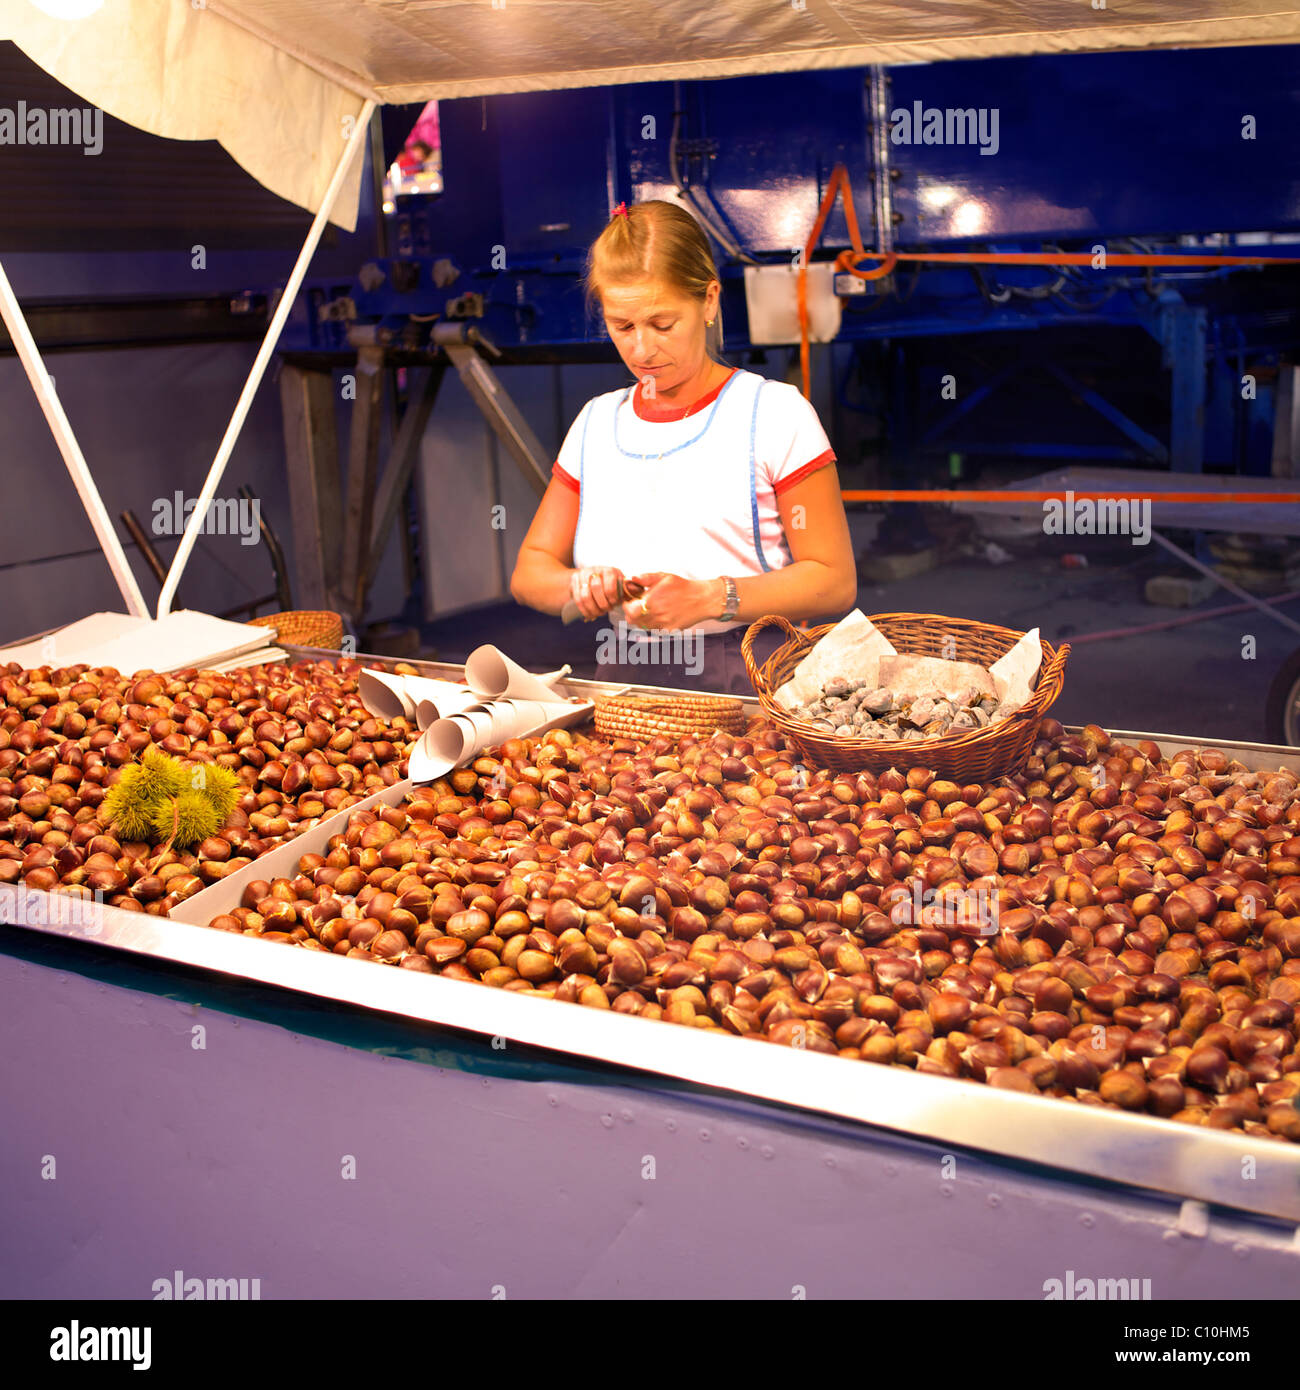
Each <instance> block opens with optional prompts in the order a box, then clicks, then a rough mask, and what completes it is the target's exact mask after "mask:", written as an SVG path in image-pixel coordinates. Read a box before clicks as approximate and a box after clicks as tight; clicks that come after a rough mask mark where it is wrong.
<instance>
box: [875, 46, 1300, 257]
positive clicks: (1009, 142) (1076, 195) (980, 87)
mask: <svg viewBox="0 0 1300 1390" xmlns="http://www.w3.org/2000/svg"><path fill="white" fill-rule="evenodd" d="M891 76H892V82H893V85H892V89H891V100H890V107H891V111H892V110H912V109H913V103H914V102H917V101H919V102H921V103H922V104H923V106H924V107H927V108H949V107H951V108H957V109H965V108H970V107H973V108H976V109H979V108H986V109H989V110H990V111H991V110H997V111H998V112H999V118H998V137H999V138H998V150H997V153H996V154H994V155H983V154H981V152H980V150H979V148H977V147H972V146H971V145H947V144H945V145H933V144H932V145H917V144H911V145H906V144H895V145H891V153H892V154H893V155H894V157H895V160H896V163H897V166H898V167H899V168H900V169H901V170H902V171H903V174H902V177H901V178H900V179H899V180H898V182H897V183H896V184H895V185H894V203H895V207H896V209H897V210H898V211H900V212H902V213H903V215H904V221H903V222H902V223H901V225H900V226H899V229H898V233H897V235H898V240H899V242H900V244H902V243H909V244H915V243H917V242H918V241H924V242H930V243H934V242H938V241H941V240H945V239H961V238H963V237H965V238H971V237H1032V236H1092V235H1094V234H1095V235H1100V236H1121V235H1135V236H1137V235H1143V234H1147V235H1156V234H1167V235H1173V234H1176V233H1182V232H1215V231H1251V230H1261V229H1275V230H1281V229H1284V228H1287V229H1290V228H1298V227H1300V142H1297V140H1296V138H1295V132H1296V130H1297V128H1300V50H1297V49H1296V48H1295V47H1293V46H1280V47H1270V48H1232V49H1230V48H1218V49H1197V50H1183V51H1179V50H1171V51H1167V52H1150V53H1106V54H1069V55H1060V56H1057V55H1050V56H1036V57H1030V58H1000V59H984V60H980V61H974V62H960V63H942V64H934V65H932V66H923V67H907V68H895V69H893V70H892V73H891ZM1247 116H1253V117H1254V118H1255V138H1254V139H1251V140H1247V139H1243V138H1242V131H1243V118H1245V117H1247ZM900 129H901V125H900Z"/></svg>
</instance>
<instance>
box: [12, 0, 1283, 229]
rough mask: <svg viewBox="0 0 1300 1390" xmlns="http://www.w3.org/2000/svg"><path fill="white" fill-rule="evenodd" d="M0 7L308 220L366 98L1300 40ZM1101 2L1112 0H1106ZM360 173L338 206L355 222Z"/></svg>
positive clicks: (446, 3)
mask: <svg viewBox="0 0 1300 1390" xmlns="http://www.w3.org/2000/svg"><path fill="white" fill-rule="evenodd" d="M1097 3H1098V6H1099V7H1098V8H1096V9H1094V8H1092V6H1091V5H1090V4H1089V3H1087V0H704V3H701V0H655V3H652V4H647V3H645V0H104V4H103V7H102V8H101V9H100V10H99V11H98V12H97V13H96V14H94V15H93V16H91V17H90V18H88V19H83V20H74V21H59V20H54V19H50V18H47V17H46V16H45V15H44V14H42V13H41V12H40V11H38V10H37V9H36V8H35V6H34V5H33V4H32V0H0V38H12V39H14V40H15V41H16V42H17V43H18V45H19V46H20V47H21V48H22V49H23V51H24V52H25V53H26V54H27V55H28V56H29V57H30V58H32V59H33V60H34V61H35V62H37V63H39V64H40V65H41V67H43V68H45V69H46V71H48V72H50V73H51V74H52V75H53V76H55V77H57V78H58V79H59V80H60V81H61V82H62V83H63V84H64V85H65V86H67V87H70V88H71V89H72V90H73V91H75V92H77V93H78V94H79V95H80V96H82V97H83V98H84V99H86V100H87V101H91V102H94V103H95V104H96V105H99V106H102V107H103V108H104V110H106V111H109V112H111V113H112V114H113V115H115V116H118V117H120V118H121V119H122V120H125V121H129V122H131V123H132V124H133V125H137V126H142V127H143V128H144V129H146V130H151V131H153V132H155V133H156V134H159V135H169V136H174V137H177V138H180V139H191V140H193V139H216V140H219V141H220V142H221V143H222V145H223V146H224V147H225V148H226V149H227V150H228V151H229V153H230V154H231V155H232V156H233V157H234V158H235V159H236V160H238V162H239V163H240V164H242V165H243V167H244V168H245V169H247V170H248V171H249V173H251V174H252V175H253V176H254V177H255V178H257V179H259V180H260V181H261V182H262V183H264V184H265V185H266V186H267V187H268V188H270V189H272V190H273V191H275V192H276V193H279V194H280V195H281V196H283V197H285V198H288V199H290V200H291V201H293V202H295V203H298V204H300V205H301V206H303V207H305V208H308V209H309V210H311V211H313V212H314V211H316V210H317V209H318V208H319V207H320V204H321V201H322V199H323V196H324V192H325V188H326V186H327V185H328V183H329V180H330V175H331V173H332V171H333V169H334V167H335V164H336V162H337V160H338V155H339V151H340V149H341V145H342V141H343V140H344V139H345V138H346V136H347V133H348V131H347V118H348V117H353V118H355V116H356V115H357V113H358V110H359V108H360V99H362V98H369V99H372V100H375V101H378V102H416V101H427V100H429V99H430V98H446V97H463V96H478V95H485V94H491V93H497V92H530V91H544V90H551V89H554V88H562V87H587V86H605V85H611V84H616V83H625V82H648V81H664V80H672V79H677V78H707V77H727V76H735V75H737V74H743V73H763V72H779V71H790V70H796V69H800V70H807V69H818V68H836V67H853V66H859V65H863V64H867V63H887V64H898V63H917V62H931V61H936V60H942V59H953V58H978V57H994V56H1001V55H1009V54H1023V53H1074V52H1087V51H1098V50H1105V49H1115V48H1173V47H1189V46H1212V45H1233V44H1265V43H1272V44H1278V43H1295V42H1300V4H1297V3H1296V0H1110V4H1109V6H1106V0H1097ZM1103 6H1106V7H1103ZM359 178H360V171H359V170H354V171H353V173H352V174H351V176H350V179H349V183H348V186H347V187H345V188H344V189H343V190H342V192H341V196H340V198H339V202H338V204H337V206H336V208H335V211H334V213H333V217H334V220H335V221H337V222H339V223H340V225H342V226H345V227H347V228H349V229H351V228H352V227H353V226H354V225H355V217H356V207H357V199H358V195H359Z"/></svg>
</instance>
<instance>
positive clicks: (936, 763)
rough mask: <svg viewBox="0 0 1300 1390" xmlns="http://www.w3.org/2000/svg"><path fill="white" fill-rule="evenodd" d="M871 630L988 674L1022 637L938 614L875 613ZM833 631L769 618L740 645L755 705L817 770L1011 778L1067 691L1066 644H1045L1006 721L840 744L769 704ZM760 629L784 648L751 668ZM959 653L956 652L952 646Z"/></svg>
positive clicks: (908, 648) (908, 649)
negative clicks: (773, 630)
mask: <svg viewBox="0 0 1300 1390" xmlns="http://www.w3.org/2000/svg"><path fill="white" fill-rule="evenodd" d="M871 621H872V623H873V624H874V625H875V626H876V628H877V629H878V630H879V631H880V632H881V633H883V634H884V636H885V637H887V638H888V639H889V641H890V642H891V643H892V645H893V647H894V650H895V651H898V652H903V653H908V654H911V655H915V656H944V657H948V658H951V659H955V660H957V661H973V662H977V663H978V664H979V665H981V666H991V665H992V664H993V663H994V662H995V661H996V660H997V659H998V658H999V657H1000V656H1004V655H1005V654H1006V653H1007V652H1009V651H1010V650H1011V648H1012V647H1014V646H1015V644H1016V643H1017V642H1018V641H1019V640H1020V639H1021V638H1022V637H1023V636H1024V633H1023V632H1016V631H1014V630H1013V629H1012V628H1009V627H994V626H993V625H992V624H990V623H977V622H973V621H971V620H970V619H968V618H946V617H942V616H940V615H939V614H937V613H878V614H875V615H873V616H872V618H871ZM834 626H835V624H834V623H826V624H825V625H824V626H822V627H814V628H809V629H808V631H806V632H801V631H799V629H797V628H795V627H793V626H792V625H791V624H790V622H789V621H787V619H785V618H783V617H781V616H780V615H779V614H768V615H767V616H766V617H763V618H760V619H759V620H758V621H757V622H756V623H754V624H752V625H751V627H750V628H749V631H748V632H746V633H745V636H744V639H743V640H742V642H741V644H740V649H741V652H742V653H743V655H744V658H745V669H746V670H747V671H748V672H749V678H750V680H751V681H752V682H753V683H754V690H755V691H756V692H757V694H758V700H759V703H760V704H761V705H762V707H763V711H764V713H765V714H766V715H767V716H768V717H769V718H770V719H771V720H772V722H773V723H774V724H775V725H776V726H777V728H779V729H780V730H781V732H782V733H784V734H785V735H786V736H787V737H788V738H789V739H791V740H792V741H793V742H794V743H795V744H796V745H797V746H798V747H799V749H800V750H801V751H802V753H803V755H804V757H806V758H807V759H808V760H809V761H810V762H812V763H814V764H815V765H816V766H818V767H825V768H829V769H830V770H831V771H832V772H884V771H885V770H886V769H888V768H891V767H896V768H898V769H899V770H900V771H904V770H906V769H907V768H912V767H926V768H929V769H930V770H931V771H932V772H935V773H938V774H941V775H942V776H944V777H948V778H951V779H952V780H953V781H958V782H964V783H968V782H987V781H990V780H992V779H993V778H996V777H1004V776H1006V775H1007V774H1008V773H1011V772H1014V771H1016V769H1017V768H1019V767H1020V766H1021V765H1022V764H1023V763H1024V761H1025V759H1026V758H1028V756H1029V751H1030V749H1031V748H1032V747H1033V745H1034V739H1035V737H1036V736H1037V734H1038V725H1039V721H1040V720H1041V719H1042V717H1043V715H1044V714H1045V713H1046V712H1047V710H1048V708H1049V707H1050V706H1051V704H1052V702H1053V701H1054V700H1055V699H1056V697H1057V696H1058V695H1059V694H1060V693H1061V689H1062V687H1063V686H1064V684H1065V662H1066V658H1067V657H1068V656H1069V655H1070V648H1069V645H1068V644H1062V646H1061V647H1060V648H1059V649H1058V648H1056V647H1053V646H1052V644H1051V643H1050V642H1044V643H1043V644H1042V645H1043V662H1042V665H1041V667H1040V668H1039V671H1038V681H1037V684H1036V685H1035V686H1034V691H1033V694H1032V695H1031V696H1030V697H1029V699H1028V700H1027V701H1026V702H1025V704H1024V705H1022V706H1021V708H1020V709H1018V710H1017V711H1016V712H1015V714H1013V715H1011V717H1010V718H1009V719H1001V720H999V721H998V722H997V723H996V724H990V725H988V726H987V727H985V728H983V729H972V730H971V731H970V732H968V733H959V734H945V735H944V736H943V737H942V738H925V739H912V740H909V741H907V742H905V743H896V742H893V741H892V740H891V741H888V742H885V741H882V740H880V739H864V738H838V737H836V736H835V735H834V734H827V733H824V732H823V731H822V730H820V729H814V728H813V727H812V725H811V724H809V723H808V722H807V721H806V720H803V719H797V718H795V717H794V716H793V715H792V714H791V713H790V712H789V710H787V709H785V708H783V707H782V706H781V705H779V704H777V703H776V701H775V700H774V699H773V698H772V696H773V692H774V691H776V690H779V689H780V687H781V686H783V685H784V684H785V683H786V681H788V680H789V679H790V677H791V676H792V675H793V674H794V670H795V667H796V666H798V665H799V663H800V662H801V661H802V660H803V659H804V657H805V656H807V655H808V653H809V651H811V649H812V648H813V647H814V646H815V645H816V643H817V642H819V641H820V640H821V639H822V638H823V637H824V636H825V635H826V634H827V633H828V632H830V631H831V630H832V628H833V627H834ZM765 627H779V628H781V629H783V630H784V631H785V633H786V635H787V637H788V638H789V640H788V641H787V642H785V643H783V644H782V645H781V646H780V647H778V648H777V649H776V651H775V652H773V653H772V655H771V656H770V657H768V659H767V660H766V661H765V662H763V664H762V666H759V665H758V663H757V662H756V661H755V660H754V638H755V637H756V636H757V635H758V634H759V633H760V632H761V631H762V630H763V629H764V628H765ZM954 642H955V644H956V649H955V650H954V649H953V645H952V644H953V643H954Z"/></svg>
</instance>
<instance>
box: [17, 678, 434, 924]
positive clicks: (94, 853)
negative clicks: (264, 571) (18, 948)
mask: <svg viewBox="0 0 1300 1390" xmlns="http://www.w3.org/2000/svg"><path fill="white" fill-rule="evenodd" d="M359 670H360V667H359V666H358V665H357V663H355V662H349V661H346V660H344V661H339V662H337V663H333V662H325V661H322V662H315V663H313V662H299V663H296V664H293V665H289V664H287V663H277V664H273V665H268V666H255V667H250V668H248V669H245V670H241V671H235V672H232V673H230V674H228V675H219V674H216V673H213V672H207V671H205V672H202V673H200V672H198V671H182V672H179V673H177V674H174V675H169V676H162V675H150V674H142V675H137V676H134V677H123V676H121V675H120V674H119V673H118V672H116V671H114V670H111V669H96V670H89V669H87V668H85V667H82V666H78V667H72V668H69V669H66V670H51V669H49V668H48V667H45V668H39V669H35V670H27V671H22V670H19V669H18V668H16V667H13V666H11V667H8V668H0V883H15V884H16V883H24V884H26V885H27V886H28V887H31V888H38V889H44V890H51V889H59V890H61V891H63V892H67V893H71V894H73V895H74V896H81V897H97V898H98V900H99V901H103V902H108V903H110V904H112V905H113V906H115V907H123V908H127V909H129V910H138V911H145V912H150V913H156V914H164V913H166V912H167V911H168V910H169V909H170V908H171V907H172V906H173V905H174V904H175V903H178V902H181V901H183V900H184V899H186V898H188V897H191V896H193V894H194V893H196V892H198V891H199V890H200V889H201V888H204V887H206V886H207V885H208V884H210V883H215V882H216V881H217V880H218V879H221V878H224V877H225V876H226V875H227V874H229V873H232V872H234V871H235V870H236V869H238V868H240V867H242V866H243V865H245V864H249V863H251V862H252V860H253V859H255V858H256V857H257V856H258V855H260V854H263V853H264V852H266V851H267V850H269V849H272V848H274V847H275V846H276V845H280V844H283V843H285V842H286V841H288V840H291V839H293V838H294V837H295V836H296V835H298V834H300V833H301V832H302V831H303V830H305V829H307V828H308V827H309V826H312V825H314V824H316V822H317V821H318V820H319V819H320V818H321V817H322V816H325V815H328V814H331V813H333V812H336V811H341V810H345V809H346V808H347V807H349V806H352V805H355V804H356V803H357V802H358V801H360V800H362V799H363V798H364V797H366V796H369V795H370V794H371V793H372V792H375V791H378V790H380V789H381V788H382V787H384V786H389V785H392V784H393V783H394V782H397V781H400V780H401V779H402V778H403V777H404V776H405V775H406V762H405V759H406V755H407V751H408V749H409V747H410V744H411V742H412V740H413V739H414V737H415V730H414V728H413V727H412V726H410V725H408V723H407V721H406V720H403V719H398V720H394V721H392V722H391V723H388V722H385V721H383V720H378V719H374V718H372V717H371V716H370V714H369V713H368V712H367V711H366V709H365V708H364V706H363V705H362V704H361V701H360V700H359V698H358V696H357V674H358V672H359ZM150 746H154V747H157V748H159V749H161V750H162V752H164V753H167V754H170V755H171V756H172V757H174V758H177V759H179V760H180V761H181V763H182V765H183V766H185V767H192V766H194V765H196V764H201V763H205V762H215V763H217V764H219V765H221V766H223V767H227V768H229V769H231V770H232V771H234V772H235V773H236V774H237V775H238V777H239V779H240V782H241V783H242V787H243V790H242V793H241V795H240V798H239V802H238V805H237V807H236V809H235V811H234V812H233V814H231V815H230V816H229V818H228V819H227V820H226V822H225V824H224V826H223V827H222V828H221V829H220V830H219V831H218V832H217V833H216V834H214V835H212V836H209V837H208V838H207V839H205V840H203V841H202V842H201V843H200V844H198V845H197V846H196V847H195V848H194V850H193V851H192V852H190V851H185V852H181V851H178V850H174V849H172V850H167V851H166V852H165V853H159V852H158V850H159V847H158V846H157V845H155V844H152V843H149V842H147V841H143V840H130V839H124V838H120V837H119V836H118V835H117V833H116V832H115V827H114V826H113V825H112V823H111V822H110V823H107V824H105V823H104V822H103V821H101V820H100V819H99V817H100V814H101V809H100V808H101V806H102V803H103V802H104V798H105V797H106V796H107V795H108V792H109V789H110V788H111V787H112V786H113V784H114V782H116V781H117V780H118V778H120V777H121V776H122V769H123V768H125V767H127V766H130V765H132V764H134V763H136V762H137V761H138V760H139V758H140V756H141V754H142V753H143V751H144V750H145V749H146V748H149V747H150ZM104 819H105V820H107V815H106V814H105V816H104Z"/></svg>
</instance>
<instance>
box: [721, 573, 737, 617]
mask: <svg viewBox="0 0 1300 1390" xmlns="http://www.w3.org/2000/svg"><path fill="white" fill-rule="evenodd" d="M722 582H723V583H724V584H725V585H726V586H727V601H726V603H725V604H724V605H723V609H722V612H721V613H719V614H718V622H720V623H729V622H731V621H732V619H733V618H735V616H736V610H737V609H738V608H739V607H740V595H739V594H738V593H737V592H736V581H735V580H734V579H732V578H730V577H724V578H723V581H722Z"/></svg>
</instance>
